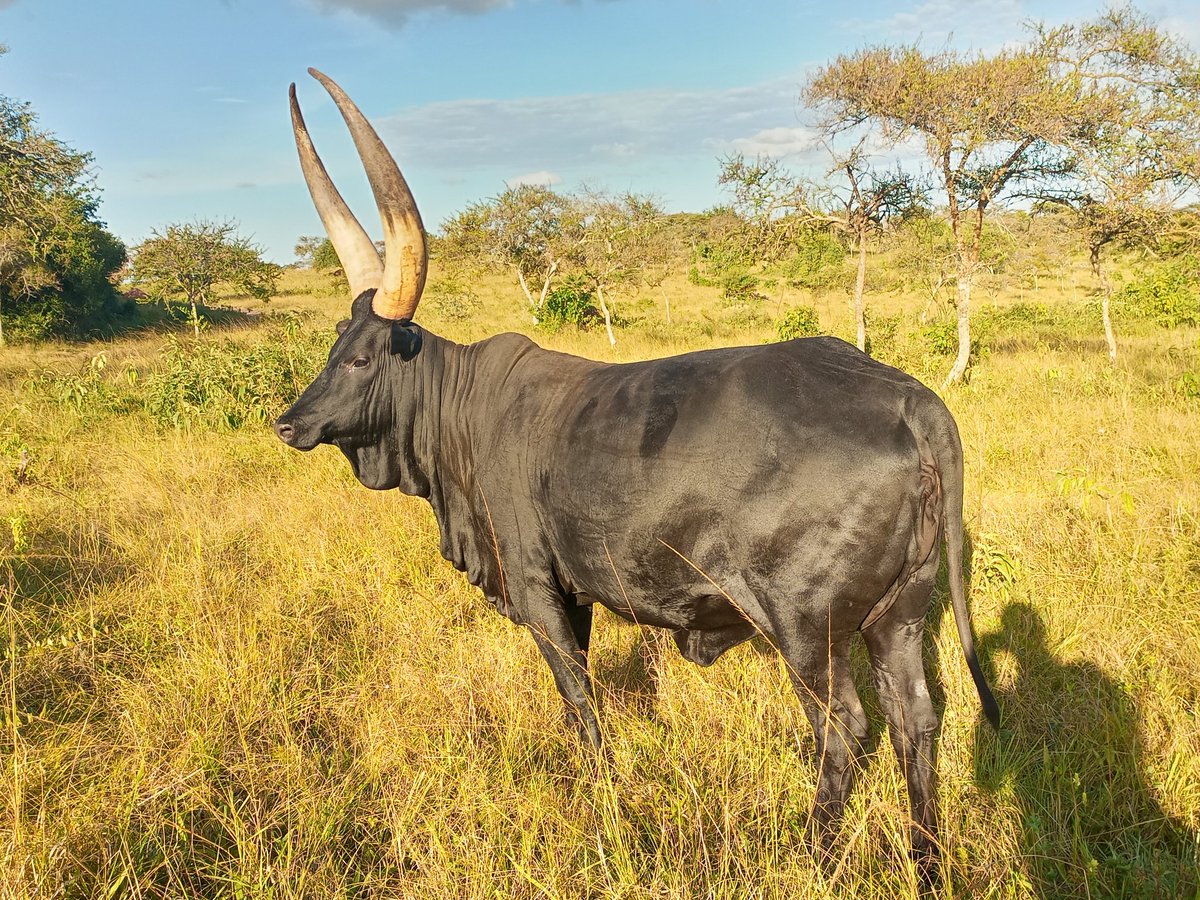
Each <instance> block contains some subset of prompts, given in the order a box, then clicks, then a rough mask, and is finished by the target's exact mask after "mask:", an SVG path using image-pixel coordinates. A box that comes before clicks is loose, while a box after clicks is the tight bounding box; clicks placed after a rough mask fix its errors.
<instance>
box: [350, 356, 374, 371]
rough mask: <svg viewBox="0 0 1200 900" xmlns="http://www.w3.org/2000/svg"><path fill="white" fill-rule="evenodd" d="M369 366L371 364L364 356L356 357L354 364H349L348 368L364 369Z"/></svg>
mask: <svg viewBox="0 0 1200 900" xmlns="http://www.w3.org/2000/svg"><path fill="white" fill-rule="evenodd" d="M370 364H371V361H370V360H369V359H367V358H366V357H365V356H356V357H355V358H354V362H352V363H350V368H352V369H365V368H366V367H367V366H369V365H370Z"/></svg>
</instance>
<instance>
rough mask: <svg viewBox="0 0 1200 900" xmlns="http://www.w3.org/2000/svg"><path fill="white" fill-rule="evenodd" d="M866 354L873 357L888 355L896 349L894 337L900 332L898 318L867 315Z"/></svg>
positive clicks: (897, 316) (896, 316)
mask: <svg viewBox="0 0 1200 900" xmlns="http://www.w3.org/2000/svg"><path fill="white" fill-rule="evenodd" d="M866 319H867V353H868V354H869V355H871V356H875V355H876V354H878V353H888V352H891V351H892V350H894V349H895V347H896V335H897V334H898V333H899V331H900V316H899V315H895V316H879V317H876V316H872V315H869V314H868V315H867V317H866Z"/></svg>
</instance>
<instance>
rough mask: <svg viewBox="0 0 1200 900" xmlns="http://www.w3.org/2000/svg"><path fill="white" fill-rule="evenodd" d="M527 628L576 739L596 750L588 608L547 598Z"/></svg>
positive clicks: (597, 737) (597, 728) (597, 735)
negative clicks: (544, 661)
mask: <svg viewBox="0 0 1200 900" xmlns="http://www.w3.org/2000/svg"><path fill="white" fill-rule="evenodd" d="M529 630H530V631H531V632H532V633H533V639H534V641H535V642H536V643H537V647H538V650H540V651H541V653H542V656H543V657H544V658H545V660H546V664H547V665H549V666H550V672H551V673H552V674H553V675H554V683H555V684H556V685H557V686H558V692H559V694H561V695H562V698H563V702H564V703H565V704H566V707H567V721H569V722H570V723H571V724H573V725H574V726H575V729H576V730H577V731H578V732H579V738H580V740H582V741H583V742H584V743H585V744H588V745H589V746H591V747H592V748H593V749H596V750H599V749H600V745H601V738H600V720H599V719H598V718H597V716H596V695H595V690H594V689H593V687H592V679H591V676H590V675H589V674H588V646H589V644H590V643H591V636H592V608H591V607H590V606H577V605H573V604H572V605H567V604H565V603H563V602H549V603H547V604H546V607H545V608H544V609H542V610H539V614H538V616H537V617H536V618H535V620H534V621H531V622H530V623H529Z"/></svg>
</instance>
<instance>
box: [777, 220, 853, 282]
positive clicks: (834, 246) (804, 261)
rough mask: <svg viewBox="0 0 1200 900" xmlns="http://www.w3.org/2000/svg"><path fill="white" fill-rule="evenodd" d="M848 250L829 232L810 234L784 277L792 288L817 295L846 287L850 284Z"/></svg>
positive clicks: (802, 238)
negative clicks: (831, 289)
mask: <svg viewBox="0 0 1200 900" xmlns="http://www.w3.org/2000/svg"><path fill="white" fill-rule="evenodd" d="M845 262H846V248H845V247H844V246H842V242H841V241H840V240H838V239H837V237H835V236H834V235H832V234H830V233H829V232H827V231H806V232H804V233H803V234H802V235H801V236H800V239H799V240H798V241H797V242H796V253H795V255H793V256H792V257H791V259H789V260H788V261H787V262H785V263H784V264H783V268H782V273H783V277H784V278H786V279H787V281H788V284H790V285H791V286H792V287H801V288H808V289H809V290H813V291H822V290H828V289H830V288H836V287H843V286H844V285H845V284H846V280H847V274H848V273H847V270H846V266H845Z"/></svg>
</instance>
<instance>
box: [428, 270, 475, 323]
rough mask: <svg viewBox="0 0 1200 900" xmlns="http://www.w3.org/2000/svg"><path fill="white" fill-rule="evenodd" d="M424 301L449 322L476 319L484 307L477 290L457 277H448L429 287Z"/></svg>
mask: <svg viewBox="0 0 1200 900" xmlns="http://www.w3.org/2000/svg"><path fill="white" fill-rule="evenodd" d="M424 300H425V303H426V304H428V306H429V307H430V308H431V309H432V310H433V311H434V313H436V314H437V315H438V316H440V317H441V318H442V319H444V320H445V321H447V322H465V321H466V320H467V319H471V318H474V317H475V315H476V314H477V313H478V312H479V310H480V308H481V307H482V306H483V302H482V301H481V300H480V299H479V294H478V293H477V292H476V291H475V289H474V288H472V287H471V286H470V284H468V283H467V282H466V281H464V280H463V279H461V278H459V277H458V276H457V275H448V276H446V277H444V278H440V279H438V280H437V281H434V282H433V283H432V284H430V285H428V286H427V287H426V289H425V295H424Z"/></svg>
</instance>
